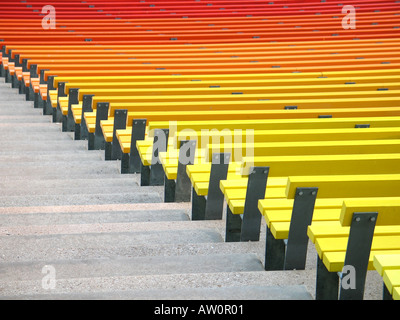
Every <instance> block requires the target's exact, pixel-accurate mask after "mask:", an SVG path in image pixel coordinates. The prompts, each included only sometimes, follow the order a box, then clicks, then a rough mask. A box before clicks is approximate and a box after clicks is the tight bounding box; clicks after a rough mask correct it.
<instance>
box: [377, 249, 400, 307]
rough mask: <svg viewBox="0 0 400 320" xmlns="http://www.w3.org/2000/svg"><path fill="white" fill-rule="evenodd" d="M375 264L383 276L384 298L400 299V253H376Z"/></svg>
mask: <svg viewBox="0 0 400 320" xmlns="http://www.w3.org/2000/svg"><path fill="white" fill-rule="evenodd" d="M373 264H374V268H375V270H376V271H377V272H378V273H379V274H380V275H381V277H382V278H383V283H384V291H383V299H384V300H391V299H393V300H400V254H375V255H374V261H373Z"/></svg>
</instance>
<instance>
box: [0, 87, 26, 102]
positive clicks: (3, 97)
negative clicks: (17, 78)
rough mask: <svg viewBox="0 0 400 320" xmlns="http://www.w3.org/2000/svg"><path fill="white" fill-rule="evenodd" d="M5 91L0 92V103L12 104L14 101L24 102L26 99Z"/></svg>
mask: <svg viewBox="0 0 400 320" xmlns="http://www.w3.org/2000/svg"><path fill="white" fill-rule="evenodd" d="M8 90H10V89H7V92H5V91H0V101H7V102H9V103H10V104H11V103H13V102H14V101H26V97H25V96H24V95H22V94H16V93H13V92H11V93H9V92H8Z"/></svg>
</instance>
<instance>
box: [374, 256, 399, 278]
mask: <svg viewBox="0 0 400 320" xmlns="http://www.w3.org/2000/svg"><path fill="white" fill-rule="evenodd" d="M374 268H375V270H376V271H377V272H378V273H379V274H380V275H381V276H383V272H384V271H385V270H389V269H400V254H382V255H375V256H374Z"/></svg>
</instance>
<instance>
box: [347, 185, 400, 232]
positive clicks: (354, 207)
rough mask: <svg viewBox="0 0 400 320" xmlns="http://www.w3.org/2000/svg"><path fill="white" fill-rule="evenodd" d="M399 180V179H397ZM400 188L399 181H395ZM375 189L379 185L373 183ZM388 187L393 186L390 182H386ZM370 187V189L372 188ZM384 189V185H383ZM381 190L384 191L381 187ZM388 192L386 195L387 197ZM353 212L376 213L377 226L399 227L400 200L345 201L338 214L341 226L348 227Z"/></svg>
mask: <svg viewBox="0 0 400 320" xmlns="http://www.w3.org/2000/svg"><path fill="white" fill-rule="evenodd" d="M397 179H399V177H397ZM397 182H398V183H399V186H400V180H399V181H397ZM374 185H376V188H378V189H379V188H380V184H378V183H374V184H373V186H374ZM387 185H388V187H390V186H393V185H392V184H391V181H390V180H389V179H388V181H387ZM373 186H371V187H373ZM385 187H386V185H385ZM383 190H386V189H385V188H384V187H383ZM389 193H390V192H388V193H387V194H388V195H389ZM354 212H378V218H377V220H376V225H377V226H384V225H400V198H395V199H386V198H383V199H382V200H376V199H364V200H352V199H346V200H345V201H344V202H343V207H342V210H341V213H340V222H341V223H342V225H343V226H350V225H351V222H352V219H353V213H354Z"/></svg>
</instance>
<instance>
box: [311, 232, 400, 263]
mask: <svg viewBox="0 0 400 320" xmlns="http://www.w3.org/2000/svg"><path fill="white" fill-rule="evenodd" d="M347 241H348V237H319V238H317V239H316V241H315V248H316V250H317V252H318V254H319V255H320V256H322V255H325V254H326V253H329V252H340V251H342V252H345V251H346V248H347ZM379 250H400V234H398V235H388V236H374V238H373V240H372V246H371V251H379ZM331 261H332V260H331ZM371 264H372V260H371Z"/></svg>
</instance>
